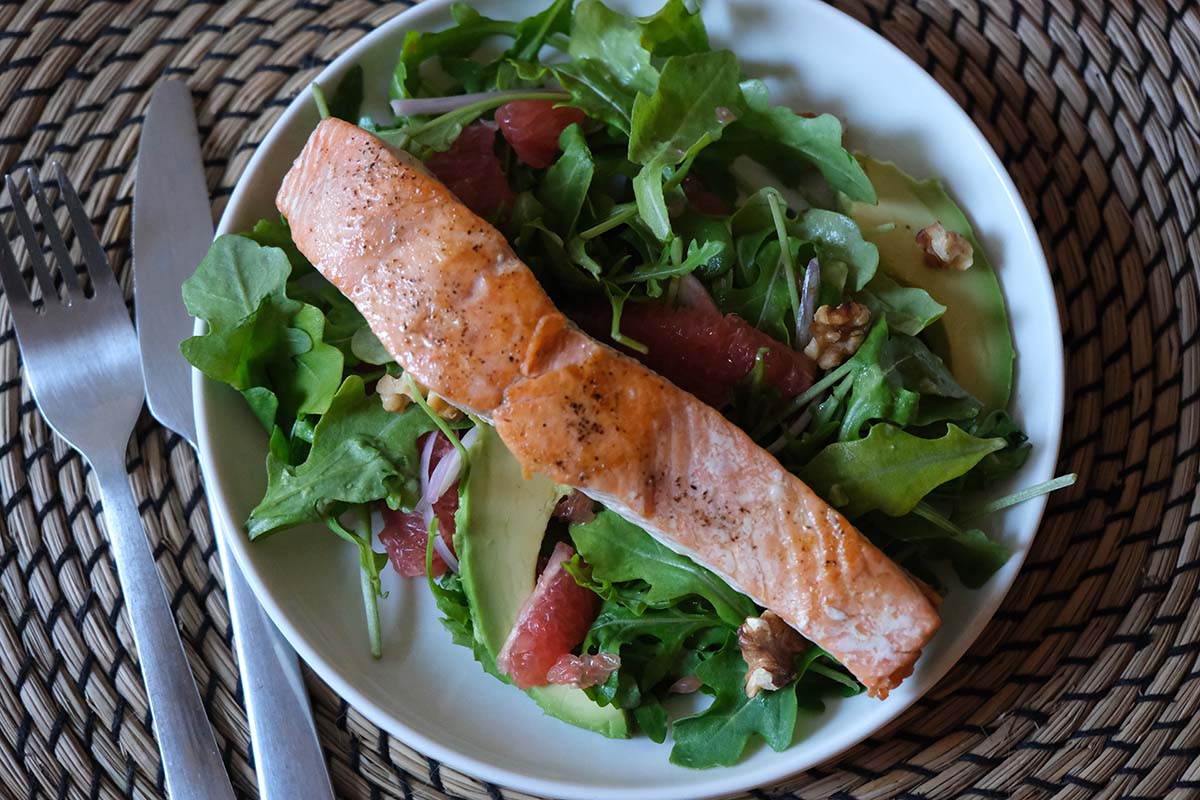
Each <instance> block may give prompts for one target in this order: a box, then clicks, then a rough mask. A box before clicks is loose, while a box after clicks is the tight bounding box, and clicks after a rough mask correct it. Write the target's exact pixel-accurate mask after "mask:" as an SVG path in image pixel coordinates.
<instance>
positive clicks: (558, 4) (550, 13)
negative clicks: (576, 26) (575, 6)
mask: <svg viewBox="0 0 1200 800" xmlns="http://www.w3.org/2000/svg"><path fill="white" fill-rule="evenodd" d="M572 2H573V0H554V2H552V3H551V4H550V5H549V6H547V7H546V9H545V10H544V11H541V12H540V13H537V14H534V15H533V16H531V17H526V18H525V19H523V20H521V21H520V22H518V23H517V26H516V28H515V29H514V33H515V34H516V41H514V42H513V46H512V48H511V49H510V50H509V51H508V53H506V55H507V56H508V57H509V58H511V59H515V60H517V61H523V62H531V61H536V60H537V56H538V51H540V50H541V49H542V46H543V45H544V44H545V43H546V38H547V37H548V36H550V35H551V34H555V33H567V32H568V31H570V30H571V4H572Z"/></svg>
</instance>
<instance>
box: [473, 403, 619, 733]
mask: <svg viewBox="0 0 1200 800" xmlns="http://www.w3.org/2000/svg"><path fill="white" fill-rule="evenodd" d="M462 497H463V501H462V502H461V503H460V505H459V510H458V512H457V514H456V515H455V518H454V523H455V529H454V549H455V552H456V553H457V555H458V565H459V576H460V577H461V578H462V584H463V590H464V591H465V593H466V595H467V604H468V605H469V606H470V610H471V619H472V620H473V622H474V628H475V638H476V639H478V640H479V642H480V643H481V644H482V645H483V646H484V648H485V649H486V650H487V652H488V654H489V655H490V656H491V658H492V660H493V661H494V660H495V658H496V656H497V655H498V654H499V652H500V648H501V647H503V646H504V640H505V639H507V638H508V634H509V632H510V631H511V630H512V627H513V624H514V623H515V622H516V619H517V614H518V613H519V612H520V610H521V605H522V604H523V603H524V602H525V599H526V598H527V597H529V595H530V594H532V593H533V587H534V584H535V583H536V570H537V560H538V553H539V552H540V550H541V546H542V537H543V536H544V535H545V532H546V524H547V523H548V522H549V521H550V515H551V514H552V513H553V512H554V506H555V504H557V503H558V501H559V499H560V498H561V497H562V491H561V490H560V488H559V487H558V486H557V485H556V484H554V483H552V482H551V481H549V480H547V479H546V478H544V477H542V476H540V475H534V476H533V477H532V478H531V479H529V480H526V479H525V477H524V475H523V474H522V469H521V465H520V464H519V463H518V462H517V459H516V458H515V457H514V456H513V455H512V453H510V452H509V451H508V448H507V447H505V446H504V442H502V441H500V437H499V435H497V433H496V432H495V430H493V429H492V428H490V427H487V426H482V430H481V431H480V436H479V439H478V440H476V442H475V443H474V444H473V445H472V447H471V451H470V469H469V470H468V472H467V482H466V486H465V490H464V492H463V495H462ZM527 693H528V694H529V696H530V697H532V698H533V700H534V701H535V702H536V703H537V704H538V705H539V706H541V707H542V710H543V711H545V712H546V713H547V714H549V715H550V716H552V717H557V718H558V719H561V720H563V721H564V722H569V723H571V724H572V725H576V726H578V727H580V728H586V729H587V730H591V731H595V732H597V733H600V734H603V735H604V736H608V737H610V738H614V739H622V738H625V737H627V736H628V735H629V724H628V719H627V718H626V715H625V712H624V711H623V710H622V709H620V708H617V707H615V706H601V705H599V704H597V703H596V702H595V701H594V700H592V699H591V698H590V697H588V696H587V694H586V693H585V692H584V691H583V690H582V689H576V688H574V687H571V686H554V685H550V686H535V687H533V688H531V689H528V690H527Z"/></svg>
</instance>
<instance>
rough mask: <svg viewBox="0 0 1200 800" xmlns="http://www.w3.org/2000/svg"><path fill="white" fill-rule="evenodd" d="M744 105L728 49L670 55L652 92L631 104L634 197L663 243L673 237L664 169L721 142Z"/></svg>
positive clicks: (736, 69)
mask: <svg viewBox="0 0 1200 800" xmlns="http://www.w3.org/2000/svg"><path fill="white" fill-rule="evenodd" d="M742 106H743V104H742V100H741V89H740V88H739V87H738V63H737V58H736V57H735V56H734V55H733V53H731V52H729V51H728V50H718V51H716V52H707V53H696V54H693V55H686V56H671V57H670V58H668V59H667V62H666V64H664V65H663V70H662V76H661V77H660V79H659V81H658V88H657V89H656V91H655V92H654V94H639V95H638V96H637V98H636V99H635V100H634V101H633V115H632V119H631V127H630V136H629V160H630V161H632V162H634V163H635V164H641V165H643V166H642V170H641V171H640V172H639V173H638V175H637V177H636V178H635V179H634V183H633V190H634V196H635V197H636V199H637V203H638V210H639V212H640V213H641V217H642V220H643V221H644V222H645V223H646V225H647V226H648V227H649V228H650V230H651V231H652V232H653V233H654V235H655V236H657V237H658V239H659V240H660V241H661V240H665V239H666V238H667V237H668V236H669V235H670V233H671V221H670V215H669V214H668V212H667V204H666V201H665V199H664V187H663V170H664V169H665V168H667V167H672V166H675V165H676V164H679V163H680V162H682V161H684V159H685V158H689V157H694V156H695V154H696V153H697V152H698V151H699V150H700V149H702V148H703V147H704V146H706V145H707V144H709V143H711V142H713V141H715V140H717V139H719V138H721V131H722V130H723V129H724V128H725V126H726V125H728V124H729V123H730V122H732V121H733V120H734V119H736V118H737V115H738V114H740V113H741V112H742Z"/></svg>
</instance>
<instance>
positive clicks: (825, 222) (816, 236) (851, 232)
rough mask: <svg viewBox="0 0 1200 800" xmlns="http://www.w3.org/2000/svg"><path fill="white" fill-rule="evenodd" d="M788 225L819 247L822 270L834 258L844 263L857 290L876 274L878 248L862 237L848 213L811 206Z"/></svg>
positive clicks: (795, 233)
mask: <svg viewBox="0 0 1200 800" xmlns="http://www.w3.org/2000/svg"><path fill="white" fill-rule="evenodd" d="M788 228H789V231H790V232H791V233H792V235H793V236H796V237H798V238H799V239H800V240H801V241H805V242H811V243H812V244H813V245H814V246H815V247H816V250H817V258H818V259H820V261H821V269H822V270H824V269H826V268H827V266H829V263H830V262H833V261H840V262H841V263H843V264H845V265H846V266H847V267H848V268H849V277H850V278H852V279H853V280H852V281H851V284H850V285H851V286H852V287H853V288H854V290H855V291H858V290H861V289H862V288H863V287H865V286H866V285H867V283H868V281H870V280H871V279H872V278H873V277H874V276H875V270H876V269H877V268H878V266H879V250H878V249H877V248H876V247H875V245H873V244H871V243H870V242H868V241H866V240H865V239H863V237H862V233H861V232H860V231H859V230H858V225H856V224H855V223H854V220H852V219H850V218H849V217H847V216H846V215H844V214H839V213H837V212H836V211H826V210H825V209H823V208H810V209H808V210H807V211H805V212H804V213H803V214H801V215H800V218H799V219H798V220H796V221H795V222H793V223H792V224H791V225H789V226H788Z"/></svg>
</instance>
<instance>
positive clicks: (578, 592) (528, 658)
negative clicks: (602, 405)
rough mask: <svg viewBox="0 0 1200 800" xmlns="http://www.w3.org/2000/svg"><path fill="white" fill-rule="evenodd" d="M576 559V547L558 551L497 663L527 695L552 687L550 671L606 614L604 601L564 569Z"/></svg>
mask: <svg viewBox="0 0 1200 800" xmlns="http://www.w3.org/2000/svg"><path fill="white" fill-rule="evenodd" d="M573 555H575V551H574V550H573V549H572V548H571V546H570V545H568V544H565V543H563V542H559V543H558V544H557V545H556V546H555V548H554V552H553V553H551V554H550V561H549V562H548V563H547V564H546V569H545V570H544V571H543V572H542V574H541V576H539V577H538V582H537V586H536V587H535V588H534V590H533V594H531V595H530V596H529V597H528V598H527V599H526V600H525V603H524V605H522V606H521V611H520V612H519V613H518V614H517V621H516V624H514V625H513V629H512V632H511V633H509V634H508V639H506V640H505V642H504V646H503V647H502V648H501V649H500V654H499V655H498V656H497V657H496V666H497V667H499V668H500V671H501V672H503V673H505V674H506V675H508V676H509V677H510V678H512V680H513V683H515V684H516V685H517V686H518V687H520V688H522V689H528V688H530V687H531V686H545V685H546V684H547V683H549V681H548V680H547V673H549V671H550V668H551V667H553V666H554V665H555V664H556V663H557V662H558V660H559V659H560V658H561V657H562V656H564V655H569V654H570V653H571V651H572V650H573V649H575V647H577V646H578V645H579V643H580V642H582V641H583V637H584V636H586V635H587V632H588V628H590V627H591V625H592V622H594V621H595V619H596V614H597V612H599V610H600V597H599V596H598V595H597V594H595V593H594V592H592V591H591V590H590V589H585V588H584V587H582V586H580V585H579V584H578V583H576V582H575V579H574V578H572V577H571V575H570V574H569V573H568V572H567V571H566V570H565V569H563V564H564V562H566V561H569V560H570V559H571V557H572V556H573Z"/></svg>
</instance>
